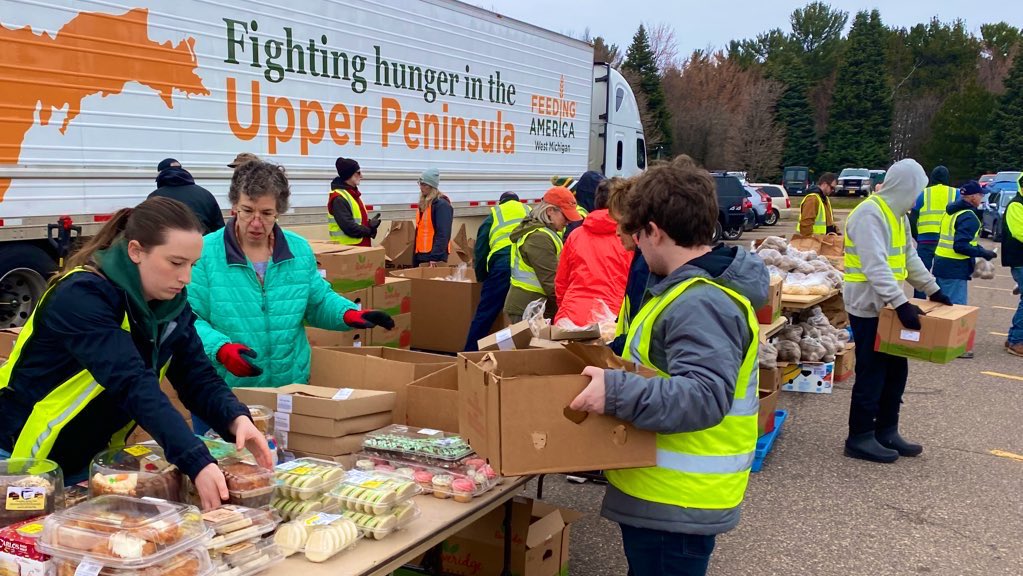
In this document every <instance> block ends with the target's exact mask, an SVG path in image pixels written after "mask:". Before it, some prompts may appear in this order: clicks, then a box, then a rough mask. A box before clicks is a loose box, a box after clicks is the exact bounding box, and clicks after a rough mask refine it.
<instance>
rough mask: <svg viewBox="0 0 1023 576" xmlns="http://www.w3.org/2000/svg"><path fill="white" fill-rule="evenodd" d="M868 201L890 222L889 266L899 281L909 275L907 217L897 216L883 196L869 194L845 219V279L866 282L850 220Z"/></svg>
mask: <svg viewBox="0 0 1023 576" xmlns="http://www.w3.org/2000/svg"><path fill="white" fill-rule="evenodd" d="M867 202H874V203H875V204H877V205H878V208H880V210H881V214H883V215H884V217H885V220H886V222H887V224H888V267H889V268H891V269H892V274H893V275H894V276H895V279H896V280H898V281H902V280H905V279H906V277H907V276H908V273H907V271H906V218H905V217H904V216H903V217H899V218H896V217H895V214H893V213H892V209H891V208H889V207H888V203H887V202H885V201H884V199H883V198H881V197H880V196H876V195H871V196H868V197H867V199H866V200H864V201H863V202H860V205H859V206H857V207H856V208H853V211H852V212H851V213H850V214H849V217H848V218H846V220H845V227H846V232H845V258H844V261H845V281H846V282H866V281H867V275H866V274H864V273H863V265H862V263H861V262H860V255H859V252H858V251H857V248H856V244H855V243H854V242H853V239H852V238H851V237H850V236H849V230H848V229H849V222H851V221H852V219H853V218H854V217H855V216H856V212H857V211H858V210H859V209H860V208H862V207H863V206H865V205H866V204H867Z"/></svg>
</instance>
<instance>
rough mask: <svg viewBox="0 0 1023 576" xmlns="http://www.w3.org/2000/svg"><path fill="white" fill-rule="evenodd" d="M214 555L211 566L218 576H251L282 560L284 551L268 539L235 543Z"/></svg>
mask: <svg viewBox="0 0 1023 576" xmlns="http://www.w3.org/2000/svg"><path fill="white" fill-rule="evenodd" d="M215 556H216V557H215V558H214V561H213V566H214V570H215V574H217V575H219V576H252V575H253V574H259V573H260V572H263V571H264V570H266V569H267V568H270V567H271V566H274V565H275V564H279V563H280V562H281V561H283V560H284V553H283V552H281V549H280V547H279V546H277V545H276V544H274V542H273V540H270V539H267V540H259V541H256V542H242V543H239V544H235V545H234V546H230V547H228V548H225V549H223V550H221V551H220V552H219V553H217V554H216V555H215Z"/></svg>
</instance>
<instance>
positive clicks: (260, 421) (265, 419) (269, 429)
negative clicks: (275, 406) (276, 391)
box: [249, 404, 274, 436]
mask: <svg viewBox="0 0 1023 576" xmlns="http://www.w3.org/2000/svg"><path fill="white" fill-rule="evenodd" d="M249 415H251V416H252V423H253V424H255V425H256V429H257V430H259V431H260V432H262V433H263V434H264V435H266V436H273V435H274V413H273V410H271V409H269V408H267V407H266V406H260V405H259V404H252V405H250V406H249Z"/></svg>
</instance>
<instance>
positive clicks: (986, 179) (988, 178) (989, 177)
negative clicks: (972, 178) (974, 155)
mask: <svg viewBox="0 0 1023 576" xmlns="http://www.w3.org/2000/svg"><path fill="white" fill-rule="evenodd" d="M994 181H995V175H994V174H984V175H983V176H981V177H980V178H978V179H977V182H978V183H979V184H980V185H981V186H985V187H986V186H987V185H988V184H990V183H992V182H994Z"/></svg>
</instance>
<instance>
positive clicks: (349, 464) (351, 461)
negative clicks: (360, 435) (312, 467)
mask: <svg viewBox="0 0 1023 576" xmlns="http://www.w3.org/2000/svg"><path fill="white" fill-rule="evenodd" d="M288 452H291V453H292V455H294V456H295V458H318V459H320V460H326V461H328V462H337V463H338V464H341V465H342V466H344V467H345V470H354V469H355V460H356V458H355V454H341V455H339V456H331V455H330V454H317V453H315V452H303V451H302V450H293V449H289V450H288Z"/></svg>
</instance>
